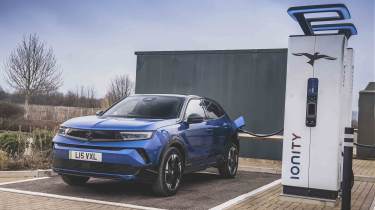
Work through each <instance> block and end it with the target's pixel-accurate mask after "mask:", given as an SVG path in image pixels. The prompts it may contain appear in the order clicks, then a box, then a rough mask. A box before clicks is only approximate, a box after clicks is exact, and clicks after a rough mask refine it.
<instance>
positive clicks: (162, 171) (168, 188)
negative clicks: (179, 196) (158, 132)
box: [152, 147, 183, 196]
mask: <svg viewBox="0 0 375 210" xmlns="http://www.w3.org/2000/svg"><path fill="white" fill-rule="evenodd" d="M182 174H183V158H182V155H181V153H180V151H179V150H178V149H177V148H175V147H170V148H168V149H167V151H166V152H165V153H164V155H163V157H162V161H161V163H160V166H159V173H158V177H157V180H156V181H155V183H154V184H153V187H152V188H153V190H154V192H155V193H156V194H157V195H159V196H170V195H174V194H176V192H177V190H178V188H179V186H180V183H181V179H182Z"/></svg>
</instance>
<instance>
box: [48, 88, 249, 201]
mask: <svg viewBox="0 0 375 210" xmlns="http://www.w3.org/2000/svg"><path fill="white" fill-rule="evenodd" d="M240 126H242V125H236V123H235V122H233V121H232V120H231V119H230V118H229V116H228V115H227V114H226V113H225V111H224V110H223V108H221V106H220V105H219V104H218V103H216V102H215V101H213V100H211V99H208V98H203V97H199V96H191V95H189V96H186V95H164V94H163V95H161V94H160V95H133V96H130V97H127V98H125V99H123V100H122V101H120V102H118V103H116V104H114V105H113V106H111V107H110V108H109V109H107V110H106V111H102V112H98V113H97V115H96V116H85V117H78V118H73V119H71V120H68V121H66V122H64V123H63V124H61V126H60V128H59V131H58V134H57V135H56V136H55V137H54V139H53V170H54V171H55V172H57V173H58V174H60V175H61V177H62V179H63V181H64V182H65V183H67V184H69V185H82V184H84V183H86V182H87V181H88V180H89V178H90V177H98V178H112V179H121V180H140V181H142V182H147V183H150V184H152V188H153V190H154V192H155V193H156V194H158V195H161V196H169V195H173V194H175V193H176V192H177V190H178V188H179V186H180V183H181V179H182V175H183V174H184V173H190V172H195V171H199V170H204V169H206V168H208V167H217V168H218V171H219V173H220V175H221V176H222V177H226V178H232V177H235V175H236V173H237V167H238V154H239V141H238V133H237V132H238V128H239V127H240Z"/></svg>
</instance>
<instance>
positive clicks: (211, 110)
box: [204, 99, 225, 119]
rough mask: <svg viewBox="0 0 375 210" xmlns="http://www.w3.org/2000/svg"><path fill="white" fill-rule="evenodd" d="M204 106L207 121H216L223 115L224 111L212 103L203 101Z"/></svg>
mask: <svg viewBox="0 0 375 210" xmlns="http://www.w3.org/2000/svg"><path fill="white" fill-rule="evenodd" d="M204 105H205V107H206V115H207V118H208V119H217V118H220V117H222V116H223V115H224V114H225V112H224V110H223V109H222V108H221V107H220V106H219V105H217V104H216V103H215V102H213V101H210V100H207V99H205V100H204Z"/></svg>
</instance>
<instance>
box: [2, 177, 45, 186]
mask: <svg viewBox="0 0 375 210" xmlns="http://www.w3.org/2000/svg"><path fill="white" fill-rule="evenodd" d="M48 178H51V177H38V178H31V179H22V180H17V181H10V182H1V183H0V186H1V185H7V184H16V183H21V182H30V181H35V180H40V179H48Z"/></svg>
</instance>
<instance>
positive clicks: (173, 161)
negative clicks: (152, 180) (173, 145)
mask: <svg viewBox="0 0 375 210" xmlns="http://www.w3.org/2000/svg"><path fill="white" fill-rule="evenodd" d="M164 171H165V172H164V180H165V184H166V185H167V187H168V189H169V190H171V191H174V190H176V189H177V188H178V186H179V184H180V181H181V177H182V163H181V159H180V157H179V156H178V155H177V154H172V155H171V156H170V157H169V158H168V161H167V163H166V164H165V168H164Z"/></svg>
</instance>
